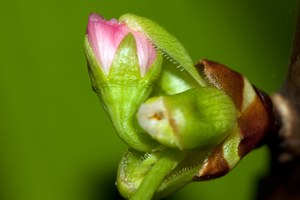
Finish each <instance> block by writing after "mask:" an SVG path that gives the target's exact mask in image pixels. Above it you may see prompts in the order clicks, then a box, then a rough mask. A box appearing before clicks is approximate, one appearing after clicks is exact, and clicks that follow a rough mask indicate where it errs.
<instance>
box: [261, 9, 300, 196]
mask: <svg viewBox="0 0 300 200" xmlns="http://www.w3.org/2000/svg"><path fill="white" fill-rule="evenodd" d="M299 11H300V7H299V9H298V17H297V24H296V31H295V38H294V44H293V50H292V55H291V59H290V64H289V70H288V75H287V79H286V81H285V83H284V84H283V86H282V88H281V90H280V91H278V92H277V93H276V94H274V95H273V97H272V100H273V104H274V108H275V112H276V113H277V118H278V119H277V123H276V124H277V126H276V127H275V131H274V133H273V134H272V135H271V136H270V141H269V147H270V151H271V169H270V172H269V175H268V177H266V178H265V179H264V180H262V181H261V183H260V186H259V191H258V196H257V197H258V198H257V199H264V200H265V199H272V200H281V199H289V200H290V199H300V190H299V188H300V12H299Z"/></svg>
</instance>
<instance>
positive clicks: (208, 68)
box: [196, 59, 244, 110]
mask: <svg viewBox="0 0 300 200" xmlns="http://www.w3.org/2000/svg"><path fill="white" fill-rule="evenodd" d="M196 68H197V69H198V71H199V72H200V74H201V75H202V76H203V77H204V78H205V79H206V80H207V81H208V82H209V83H210V84H211V85H212V86H214V87H216V88H218V89H221V90H223V91H224V92H226V94H228V95H229V96H230V97H231V99H232V100H233V102H234V103H235V106H236V107H237V109H238V110H241V109H242V105H243V88H244V79H243V76H242V75H241V74H239V73H237V72H235V71H232V70H231V69H229V68H228V67H226V66H225V65H222V64H220V63H217V62H213V61H209V60H205V59H204V60H201V61H200V62H199V63H198V64H196Z"/></svg>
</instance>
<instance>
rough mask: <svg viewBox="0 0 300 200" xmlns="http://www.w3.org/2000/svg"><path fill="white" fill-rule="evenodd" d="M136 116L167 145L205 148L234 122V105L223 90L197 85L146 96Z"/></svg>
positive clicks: (216, 143)
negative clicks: (169, 93)
mask: <svg viewBox="0 0 300 200" xmlns="http://www.w3.org/2000/svg"><path fill="white" fill-rule="evenodd" d="M137 118H138V122H139V125H140V126H141V127H142V128H143V129H144V130H145V131H146V132H147V133H149V135H150V136H151V137H152V138H154V139H155V140H157V141H158V142H160V143H161V144H163V145H165V146H167V147H172V148H179V149H181V150H184V149H208V148H211V147H214V146H216V145H218V144H219V143H220V142H221V141H222V140H223V139H224V138H225V137H226V136H227V135H228V132H229V130H230V129H231V128H232V127H233V126H234V124H235V123H236V108H235V106H234V104H233V102H232V101H231V99H230V98H229V97H228V96H227V95H226V94H225V93H224V92H223V91H221V90H218V89H215V88H208V87H198V88H193V89H190V90H187V91H185V92H182V93H179V94H175V95H170V96H159V97H153V98H150V99H148V100H147V101H146V102H145V103H144V104H142V105H141V107H140V109H139V111H138V113H137Z"/></svg>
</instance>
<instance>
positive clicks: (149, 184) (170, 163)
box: [130, 149, 183, 200]
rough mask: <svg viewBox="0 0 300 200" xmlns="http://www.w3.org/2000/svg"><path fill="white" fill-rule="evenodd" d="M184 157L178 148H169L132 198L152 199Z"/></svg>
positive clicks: (135, 199) (139, 199) (132, 199)
mask: <svg viewBox="0 0 300 200" xmlns="http://www.w3.org/2000/svg"><path fill="white" fill-rule="evenodd" d="M182 158H183V153H182V152H179V151H178V150H173V149H167V150H165V153H164V154H163V155H162V158H161V159H160V160H158V161H157V162H156V163H155V165H154V166H153V167H152V168H151V170H150V171H149V172H148V174H147V175H146V177H145V178H144V180H143V182H142V183H141V185H140V187H139V188H138V189H137V191H136V193H135V194H134V195H133V196H132V197H131V198H130V200H141V199H142V200H151V199H152V197H153V195H154V194H155V192H156V190H157V188H158V187H159V185H160V184H161V182H162V180H163V179H164V178H165V177H166V175H167V174H168V173H170V171H171V170H172V169H174V168H175V167H176V166H177V165H178V164H179V162H180V161H181V160H182Z"/></svg>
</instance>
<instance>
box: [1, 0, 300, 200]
mask: <svg viewBox="0 0 300 200" xmlns="http://www.w3.org/2000/svg"><path fill="white" fill-rule="evenodd" d="M297 4H298V1H297V0H288V1H281V0H227V1H225V0H224V1H221V0H220V1H217V0H201V1H200V0H178V1H169V0H168V1H167V0H165V1H162V0H145V1H141V0H126V1H116V0H77V1H75V0H73V1H70V0H65V1H63V0H51V1H50V0H45V1H40V0H26V1H25V0H14V1H8V0H7V1H1V3H0V45H1V46H0V47H1V48H0V133H1V134H0V199H4V200H27V199H28V200H54V199H55V200H69V199H70V200H96V199H99V200H100V199H101V200H102V199H103V200H104V199H118V196H117V192H116V190H115V188H114V178H115V173H116V168H117V165H118V161H119V159H120V157H121V156H122V153H123V152H124V150H125V149H126V146H125V145H124V144H123V143H122V142H121V141H120V139H119V138H118V136H117V134H116V132H115V131H114V129H113V127H112V125H111V123H110V120H109V118H108V117H107V116H106V114H105V112H104V111H103V109H102V108H101V106H100V103H99V101H98V99H97V97H96V95H95V94H94V93H93V91H92V89H91V85H90V80H89V77H88V73H87V67H86V60H85V57H84V50H83V38H84V35H85V29H86V24H87V20H88V15H89V13H91V12H97V13H100V14H102V15H103V16H104V17H106V18H111V17H119V16H120V15H122V14H124V13H127V12H131V13H135V14H139V15H142V16H145V17H148V18H150V19H153V20H154V21H157V22H158V23H159V24H161V25H162V26H164V27H165V28H166V29H167V30H169V31H170V32H171V33H173V34H174V35H175V36H177V37H178V39H179V40H180V41H181V42H182V43H183V44H184V45H185V47H186V48H187V49H188V51H189V52H190V54H191V56H192V58H193V60H194V61H195V62H196V61H197V60H198V59H200V58H208V59H212V60H215V61H219V62H221V63H223V64H225V65H228V66H230V67H231V68H233V69H235V70H238V71H240V72H242V73H243V74H245V75H246V76H247V77H248V78H249V79H250V81H251V82H252V83H254V84H256V85H257V86H258V87H260V88H262V89H264V90H265V91H267V92H269V93H271V92H273V91H276V90H277V89H278V88H279V87H280V84H281V83H282V81H283V80H284V77H285V73H286V69H287V67H286V66H287V64H288V59H289V54H290V50H291V44H292V38H293V30H294V23H295V16H296V10H297ZM268 161H269V158H268V151H267V149H266V148H265V147H263V148H260V149H258V150H255V151H254V152H252V153H251V154H249V155H248V156H247V157H246V158H245V159H244V160H243V161H242V162H241V163H240V164H239V165H238V166H237V167H236V168H235V169H234V170H233V171H232V172H231V173H230V174H229V175H227V176H225V177H223V178H220V179H217V180H214V181H208V182H199V183H193V184H190V185H189V186H187V187H186V188H184V189H183V190H181V191H180V192H178V193H176V195H174V196H173V197H172V199H189V200H194V199H201V200H202V199H203V200H210V199H213V200H214V199H223V200H227V199H243V200H250V199H253V198H254V197H255V189H256V187H257V181H258V180H259V178H260V177H262V176H263V175H264V174H265V173H266V171H267V170H268V167H269V166H268Z"/></svg>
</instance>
